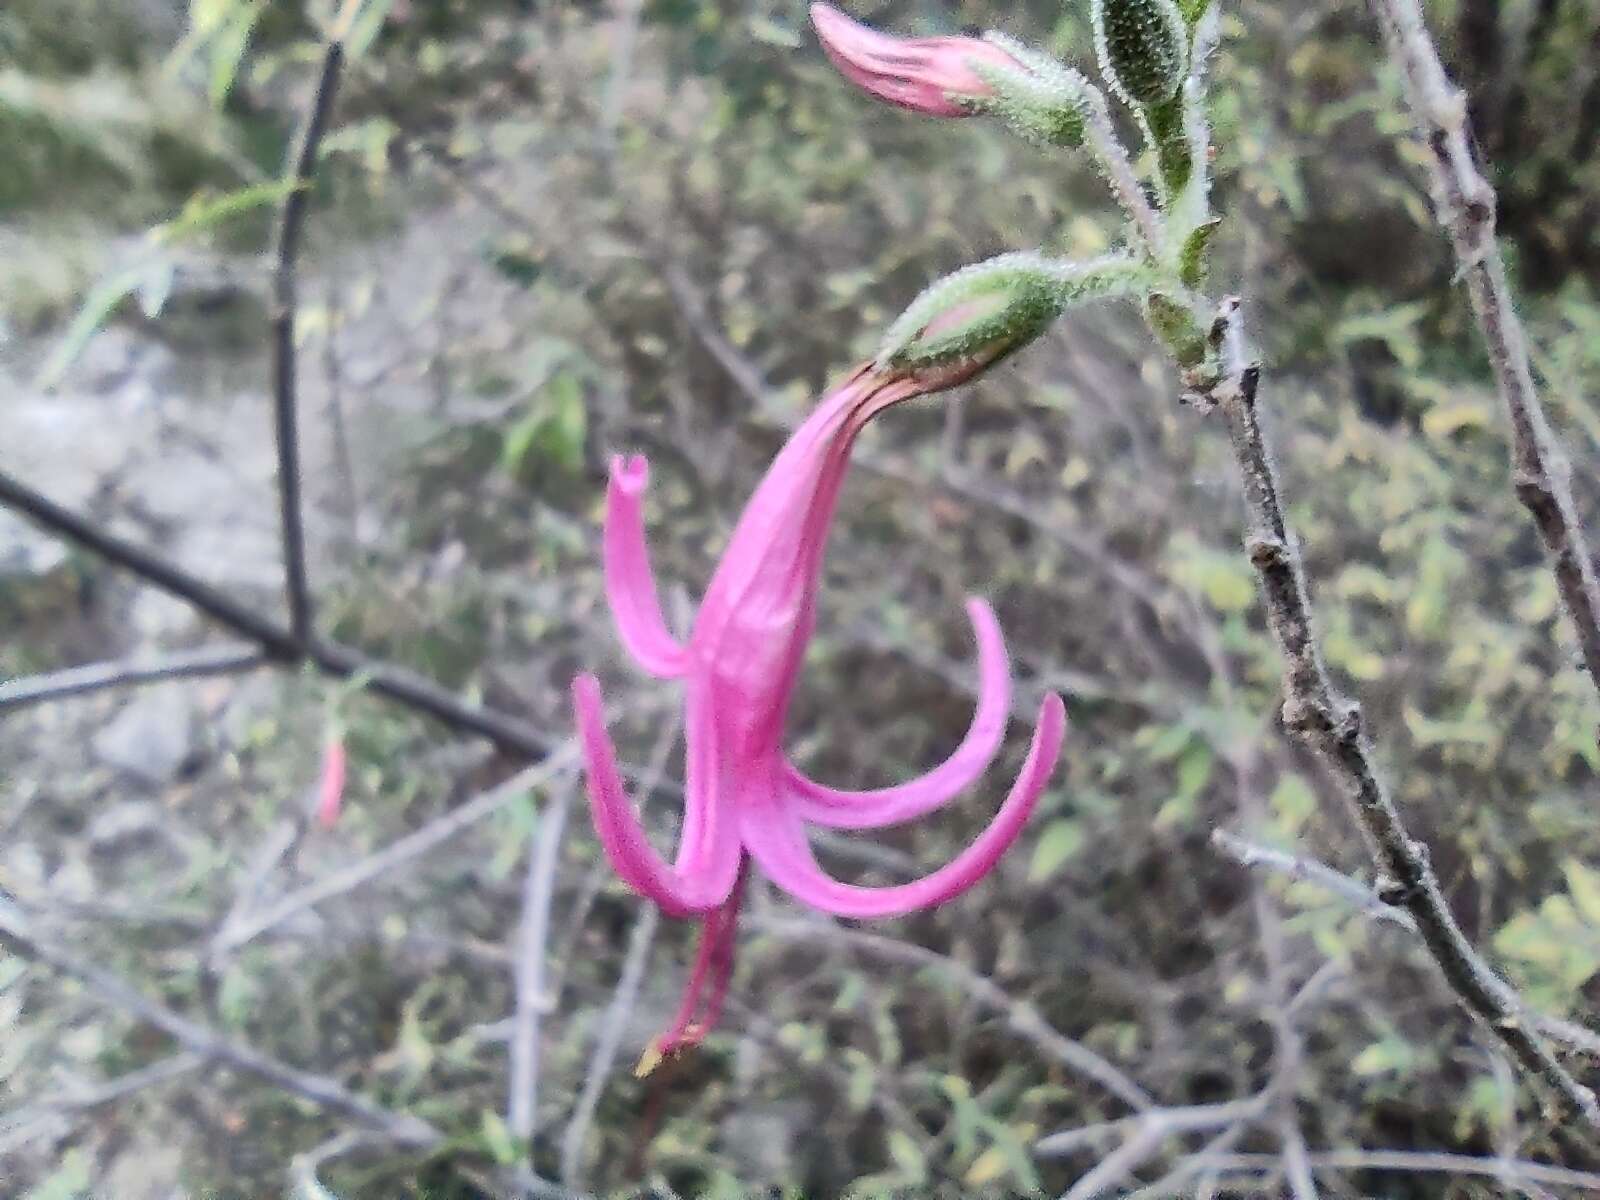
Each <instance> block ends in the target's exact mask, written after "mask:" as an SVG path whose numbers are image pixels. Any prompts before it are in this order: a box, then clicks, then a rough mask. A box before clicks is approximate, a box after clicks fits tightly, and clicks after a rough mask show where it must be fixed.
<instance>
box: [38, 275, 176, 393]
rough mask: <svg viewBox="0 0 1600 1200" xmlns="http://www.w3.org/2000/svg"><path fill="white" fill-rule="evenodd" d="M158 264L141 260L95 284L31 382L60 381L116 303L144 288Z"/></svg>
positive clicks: (40, 384)
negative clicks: (136, 264) (138, 263)
mask: <svg viewBox="0 0 1600 1200" xmlns="http://www.w3.org/2000/svg"><path fill="white" fill-rule="evenodd" d="M158 269H160V267H159V265H158V264H154V263H142V264H140V265H139V266H137V267H131V268H129V269H128V270H126V271H122V272H119V273H118V274H116V275H113V276H111V278H109V279H106V280H104V281H102V282H101V283H98V284H96V285H95V286H94V288H93V289H92V290H91V291H90V292H89V295H88V296H87V297H86V298H85V299H84V302H83V307H81V308H80V309H78V315H77V316H75V317H73V318H72V324H71V325H69V326H67V332H66V333H64V334H62V335H61V340H60V341H59V342H57V343H56V348H55V349H54V350H52V351H51V352H50V357H49V358H47V359H46V360H45V363H44V366H43V367H41V368H40V369H39V374H38V376H37V377H36V378H35V380H34V384H35V386H36V387H39V388H46V389H47V388H53V387H55V386H56V385H57V384H58V383H60V382H61V380H62V377H63V376H65V375H66V373H67V371H68V370H69V369H70V368H71V366H72V364H73V363H75V362H77V361H78V357H79V356H80V355H81V354H82V353H83V350H84V347H85V346H87V345H88V344H89V340H90V339H91V338H93V337H94V335H95V334H97V333H99V332H100V327H101V326H102V325H104V324H105V323H106V321H108V320H109V319H110V318H111V314H112V313H114V312H115V311H116V310H117V306H118V305H119V304H121V303H122V302H123V301H124V300H126V299H127V298H128V297H129V296H131V295H132V294H133V293H134V292H136V291H138V290H139V289H140V288H142V287H144V286H145V284H146V282H147V281H148V280H149V279H150V278H151V275H152V272H153V271H155V270H158Z"/></svg>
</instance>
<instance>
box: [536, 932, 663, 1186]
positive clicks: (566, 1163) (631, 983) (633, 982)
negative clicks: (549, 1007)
mask: <svg viewBox="0 0 1600 1200" xmlns="http://www.w3.org/2000/svg"><path fill="white" fill-rule="evenodd" d="M660 923H661V910H660V909H658V908H657V907H656V906H655V905H653V904H646V905H644V906H643V910H642V911H641V912H640V914H639V919H638V920H637V921H635V922H634V923H633V932H632V933H630V934H629V935H628V949H627V951H626V953H625V954H624V955H623V959H622V974H621V976H620V977H619V978H618V979H617V990H616V991H615V992H613V993H612V995H611V1003H610V1004H608V1005H607V1006H606V1011H605V1013H604V1014H603V1015H602V1016H601V1018H600V1032H599V1033H598V1034H596V1035H595V1040H594V1050H593V1051H592V1052H591V1053H590V1055H589V1070H588V1073H587V1074H586V1075H585V1076H584V1080H583V1090H582V1091H581V1092H579V1093H578V1099H577V1102H576V1103H575V1104H574V1105H573V1106H572V1116H571V1117H570V1118H568V1121H567V1128H566V1130H565V1131H564V1132H563V1133H562V1135H561V1178H562V1179H563V1180H564V1181H566V1182H567V1183H568V1184H570V1185H571V1186H573V1187H578V1186H580V1185H581V1183H582V1175H583V1143H584V1140H585V1139H586V1138H587V1137H588V1135H589V1126H590V1125H591V1124H592V1123H593V1121H594V1114H595V1110H596V1109H597V1108H599V1106H600V1097H601V1095H602V1094H603V1093H604V1091H605V1086H606V1081H607V1080H608V1079H609V1078H610V1076H611V1068H612V1067H613V1066H614V1065H615V1064H616V1061H617V1051H618V1050H619V1049H621V1046H622V1034H623V1031H624V1029H625V1028H626V1027H627V1024H628V1017H629V1015H630V1014H631V1013H632V1012H633V1005H634V1002H635V1001H636V1000H637V999H638V998H639V986H640V984H642V983H643V982H644V968H645V965H646V964H647V963H648V962H649V961H650V946H651V943H652V942H654V940H655V936H656V927H657V926H658V925H660Z"/></svg>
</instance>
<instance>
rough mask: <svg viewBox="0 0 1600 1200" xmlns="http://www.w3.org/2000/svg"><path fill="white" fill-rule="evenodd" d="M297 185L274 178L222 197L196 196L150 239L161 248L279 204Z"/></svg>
mask: <svg viewBox="0 0 1600 1200" xmlns="http://www.w3.org/2000/svg"><path fill="white" fill-rule="evenodd" d="M294 186H295V184H294V181H293V180H292V179H275V180H273V181H272V182H270V183H257V184H253V185H252V186H250V187H246V188H239V189H238V190H236V191H232V192H226V193H224V194H223V195H221V196H206V195H200V196H193V197H191V198H190V199H189V201H188V202H187V203H186V204H185V205H184V206H183V211H182V212H181V213H179V214H178V215H177V216H176V217H175V218H173V219H172V220H170V221H168V222H166V223H165V224H163V225H157V226H156V227H155V228H154V229H152V230H151V231H150V238H151V240H152V241H154V242H155V243H156V244H157V245H159V246H170V245H172V243H174V242H178V241H182V240H183V239H184V238H187V237H190V236H192V235H194V234H196V233H204V232H206V231H207V230H209V229H212V228H215V227H216V226H217V225H220V224H222V223H223V222H224V221H227V220H230V219H231V218H233V217H237V216H240V215H242V214H243V213H247V212H251V211H253V210H254V209H257V208H261V207H262V206H263V205H269V204H276V203H278V201H280V200H282V199H283V198H284V197H285V196H287V195H288V194H289V193H290V192H291V191H293V190H294Z"/></svg>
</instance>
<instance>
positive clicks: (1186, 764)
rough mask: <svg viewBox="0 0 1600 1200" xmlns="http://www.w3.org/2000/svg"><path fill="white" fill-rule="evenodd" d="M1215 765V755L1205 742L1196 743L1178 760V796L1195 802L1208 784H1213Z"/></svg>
mask: <svg viewBox="0 0 1600 1200" xmlns="http://www.w3.org/2000/svg"><path fill="white" fill-rule="evenodd" d="M1214 763H1215V755H1213V754H1212V753H1211V747H1210V746H1207V745H1206V744H1205V743H1204V742H1195V743H1193V744H1192V745H1191V746H1190V747H1189V748H1188V749H1187V750H1185V751H1184V752H1183V757H1182V758H1180V759H1179V760H1178V795H1179V796H1181V797H1182V798H1183V799H1185V800H1193V799H1194V798H1195V797H1196V796H1198V795H1199V794H1200V793H1201V792H1202V791H1204V790H1205V786H1206V784H1208V783H1210V782H1211V768H1212V766H1213V765H1214Z"/></svg>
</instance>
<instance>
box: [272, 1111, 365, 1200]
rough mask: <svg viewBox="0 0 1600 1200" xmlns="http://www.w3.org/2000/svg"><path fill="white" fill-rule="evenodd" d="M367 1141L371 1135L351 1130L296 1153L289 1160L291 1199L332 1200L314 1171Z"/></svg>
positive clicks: (330, 1193)
mask: <svg viewBox="0 0 1600 1200" xmlns="http://www.w3.org/2000/svg"><path fill="white" fill-rule="evenodd" d="M371 1140H372V1135H371V1134H368V1133H365V1132H363V1131H362V1130H356V1129H352V1130H348V1131H346V1132H344V1133H340V1134H336V1135H335V1136H333V1137H331V1138H329V1139H328V1140H327V1141H325V1142H323V1143H322V1144H321V1145H318V1146H313V1147H312V1148H311V1149H310V1150H307V1151H305V1152H304V1153H301V1154H296V1155H295V1156H294V1157H293V1158H291V1159H290V1160H289V1183H290V1185H291V1186H292V1187H293V1188H294V1189H295V1190H294V1192H293V1194H292V1200H334V1198H333V1193H332V1192H330V1191H328V1189H327V1188H325V1187H323V1186H322V1181H321V1180H319V1179H318V1178H317V1172H318V1170H320V1169H321V1167H322V1164H323V1163H325V1162H330V1161H332V1160H333V1159H336V1158H342V1157H344V1156H345V1155H346V1154H349V1153H351V1152H352V1151H355V1150H359V1149H361V1147H363V1146H365V1145H367V1144H368V1143H369V1142H371Z"/></svg>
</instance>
